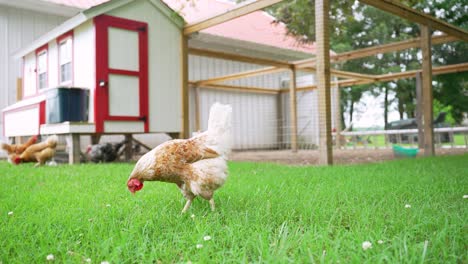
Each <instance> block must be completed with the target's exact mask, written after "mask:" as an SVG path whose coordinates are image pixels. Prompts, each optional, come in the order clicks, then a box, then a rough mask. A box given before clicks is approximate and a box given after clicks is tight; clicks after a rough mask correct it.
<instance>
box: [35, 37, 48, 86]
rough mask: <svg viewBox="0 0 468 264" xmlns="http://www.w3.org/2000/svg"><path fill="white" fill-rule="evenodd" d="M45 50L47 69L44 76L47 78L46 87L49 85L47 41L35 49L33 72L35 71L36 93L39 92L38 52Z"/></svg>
mask: <svg viewBox="0 0 468 264" xmlns="http://www.w3.org/2000/svg"><path fill="white" fill-rule="evenodd" d="M44 50H45V51H46V65H47V66H46V67H47V70H46V76H47V80H46V87H45V88H47V87H48V86H49V43H47V44H45V45H43V46H41V47H39V48H37V49H36V69H35V72H36V94H38V93H39V90H40V88H39V73H38V68H39V65H38V61H39V56H38V55H39V54H40V53H42V52H43V51H44Z"/></svg>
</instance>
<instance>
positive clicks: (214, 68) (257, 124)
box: [189, 55, 289, 149]
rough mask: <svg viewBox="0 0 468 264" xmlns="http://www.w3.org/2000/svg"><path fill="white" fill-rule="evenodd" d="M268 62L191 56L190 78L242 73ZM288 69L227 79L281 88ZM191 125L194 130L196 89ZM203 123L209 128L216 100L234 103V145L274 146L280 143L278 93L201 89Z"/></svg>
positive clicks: (201, 124) (258, 85) (204, 127)
mask: <svg viewBox="0 0 468 264" xmlns="http://www.w3.org/2000/svg"><path fill="white" fill-rule="evenodd" d="M264 67H266V66H263V65H256V64H250V63H242V62H235V61H227V60H222V59H215V58H207V57H202V56H193V55H190V56H189V79H190V80H191V81H196V80H205V79H209V78H213V77H217V76H223V75H227V74H232V73H239V72H244V71H248V70H253V69H259V68H264ZM287 76H289V74H288V73H287V72H283V73H275V74H268V75H262V76H255V77H250V78H245V79H241V80H233V81H229V82H226V84H229V85H237V86H250V87H258V88H270V89H272V90H278V89H279V88H280V87H281V80H284V79H285V78H286V77H287ZM190 96H191V98H190V116H191V119H190V121H191V126H190V127H191V129H192V131H195V122H194V121H195V114H194V112H195V108H194V107H195V106H194V102H195V101H194V93H193V89H192V90H191V94H190ZM199 102H200V126H201V130H205V129H206V128H207V123H208V114H209V108H210V106H211V105H212V104H213V103H215V102H221V103H226V104H230V105H232V107H233V127H234V129H233V148H234V149H271V148H277V147H278V146H279V144H278V143H279V142H278V137H279V136H280V135H279V134H278V133H279V129H278V126H279V125H281V122H280V120H279V119H278V115H279V113H278V105H277V102H278V96H277V95H274V94H272V95H270V94H256V93H245V92H229V91H217V90H212V89H203V87H202V88H201V89H200V92H199Z"/></svg>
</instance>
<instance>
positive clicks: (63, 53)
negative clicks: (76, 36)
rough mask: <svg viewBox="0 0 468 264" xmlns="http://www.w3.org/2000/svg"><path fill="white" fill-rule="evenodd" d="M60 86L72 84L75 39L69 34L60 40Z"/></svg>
mask: <svg viewBox="0 0 468 264" xmlns="http://www.w3.org/2000/svg"><path fill="white" fill-rule="evenodd" d="M58 46H59V71H60V74H59V78H60V84H71V82H72V77H73V76H72V71H73V68H72V63H73V38H72V35H71V33H67V34H65V35H64V36H62V37H60V38H59V39H58Z"/></svg>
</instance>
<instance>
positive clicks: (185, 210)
mask: <svg viewBox="0 0 468 264" xmlns="http://www.w3.org/2000/svg"><path fill="white" fill-rule="evenodd" d="M191 204H192V200H191V199H189V200H187V203H185V206H184V209H182V213H185V212H187V210H188V209H189V207H190V205H191Z"/></svg>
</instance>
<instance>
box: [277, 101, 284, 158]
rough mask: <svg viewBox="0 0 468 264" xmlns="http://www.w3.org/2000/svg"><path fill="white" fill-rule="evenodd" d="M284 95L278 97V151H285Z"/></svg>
mask: <svg viewBox="0 0 468 264" xmlns="http://www.w3.org/2000/svg"><path fill="white" fill-rule="evenodd" d="M282 97H283V94H282V93H278V94H277V95H276V120H277V122H276V124H277V125H276V127H277V130H276V131H277V132H276V133H277V136H276V140H277V146H278V149H283V142H284V139H283V131H284V130H283V126H284V119H283V100H282Z"/></svg>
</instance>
